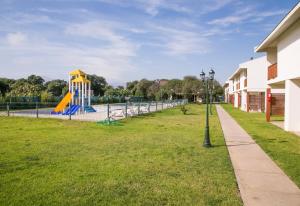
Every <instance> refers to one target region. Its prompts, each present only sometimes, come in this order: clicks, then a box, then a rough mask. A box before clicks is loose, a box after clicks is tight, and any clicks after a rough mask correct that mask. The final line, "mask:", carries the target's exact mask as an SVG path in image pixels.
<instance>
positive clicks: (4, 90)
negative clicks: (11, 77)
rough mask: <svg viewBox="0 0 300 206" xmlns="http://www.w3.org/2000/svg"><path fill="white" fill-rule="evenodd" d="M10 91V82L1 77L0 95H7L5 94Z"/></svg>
mask: <svg viewBox="0 0 300 206" xmlns="http://www.w3.org/2000/svg"><path fill="white" fill-rule="evenodd" d="M8 91H9V84H8V83H7V82H6V81H3V80H2V79H0V96H3V97H4V96H5V94H6V93H7V92H8Z"/></svg>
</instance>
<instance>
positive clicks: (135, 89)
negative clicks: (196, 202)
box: [0, 75, 223, 102]
mask: <svg viewBox="0 0 300 206" xmlns="http://www.w3.org/2000/svg"><path fill="white" fill-rule="evenodd" d="M88 79H89V80H90V81H91V89H92V90H93V96H94V98H95V97H96V98H97V97H99V98H103V97H123V98H124V97H139V98H141V99H144V100H166V99H179V98H187V99H189V100H190V101H195V100H196V99H197V97H200V98H201V97H203V96H204V92H205V91H204V87H203V82H202V81H201V80H200V79H198V78H197V77H196V76H186V77H184V78H183V79H170V80H168V79H157V80H148V79H141V80H139V81H138V80H136V81H131V82H127V83H126V86H125V87H124V86H117V87H113V86H111V85H109V84H108V83H107V81H106V79H105V78H104V77H102V76H97V75H88ZM211 87H213V88H214V90H213V91H214V92H213V96H214V98H215V99H217V98H218V97H219V96H222V95H223V88H222V86H221V85H220V83H219V82H218V81H216V80H214V81H213V83H212V84H211ZM67 92H68V82H67V81H65V80H61V79H56V80H51V81H45V80H44V79H43V78H42V77H40V76H37V75H30V76H28V77H27V78H21V79H8V78H0V96H1V98H2V99H3V98H4V99H9V98H12V97H39V98H40V100H41V101H43V102H46V101H59V100H58V99H60V98H62V97H63V96H64V95H65V94H66V93H67Z"/></svg>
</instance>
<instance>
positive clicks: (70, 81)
mask: <svg viewBox="0 0 300 206" xmlns="http://www.w3.org/2000/svg"><path fill="white" fill-rule="evenodd" d="M69 92H71V75H69Z"/></svg>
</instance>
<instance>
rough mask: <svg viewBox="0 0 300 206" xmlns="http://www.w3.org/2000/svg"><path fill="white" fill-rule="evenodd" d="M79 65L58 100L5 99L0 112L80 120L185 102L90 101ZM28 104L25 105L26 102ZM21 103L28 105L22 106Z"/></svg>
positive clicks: (143, 111)
mask: <svg viewBox="0 0 300 206" xmlns="http://www.w3.org/2000/svg"><path fill="white" fill-rule="evenodd" d="M87 76H88V75H87V74H86V73H85V72H83V71H81V70H79V69H77V70H74V71H72V72H70V73H69V77H68V79H69V91H68V92H67V94H66V95H65V96H64V98H63V99H62V100H61V101H60V102H59V103H58V104H56V103H39V102H30V103H23V104H22V103H14V102H13V103H7V104H6V105H1V106H0V116H19V117H33V118H55V119H65V120H80V121H94V122H101V121H107V120H108V121H114V120H120V119H123V118H127V117H132V116H138V115H142V114H147V113H152V112H156V111H161V110H163V109H168V108H173V107H176V106H178V105H184V104H186V103H187V100H186V99H179V100H165V101H137V102H129V101H128V102H126V103H114V104H110V103H107V104H102V105H97V104H96V105H92V104H91V95H92V91H91V82H90V80H88V78H87ZM26 104H27V105H26ZM24 107H29V108H26V109H24Z"/></svg>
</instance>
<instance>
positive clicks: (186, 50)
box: [152, 25, 210, 55]
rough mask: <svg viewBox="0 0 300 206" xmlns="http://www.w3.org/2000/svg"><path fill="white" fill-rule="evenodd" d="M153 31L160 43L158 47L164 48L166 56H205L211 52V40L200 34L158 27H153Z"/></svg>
mask: <svg viewBox="0 0 300 206" xmlns="http://www.w3.org/2000/svg"><path fill="white" fill-rule="evenodd" d="M152 29H153V31H154V32H156V36H157V37H158V40H159V41H160V43H159V44H157V45H159V46H160V47H162V48H163V49H164V53H166V54H169V55H187V54H203V53H207V52H208V51H209V50H210V48H209V44H210V43H209V40H208V39H207V38H205V37H204V36H202V35H201V33H200V32H197V31H190V30H183V29H181V30H179V29H177V28H172V27H166V26H158V25H153V26H152Z"/></svg>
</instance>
